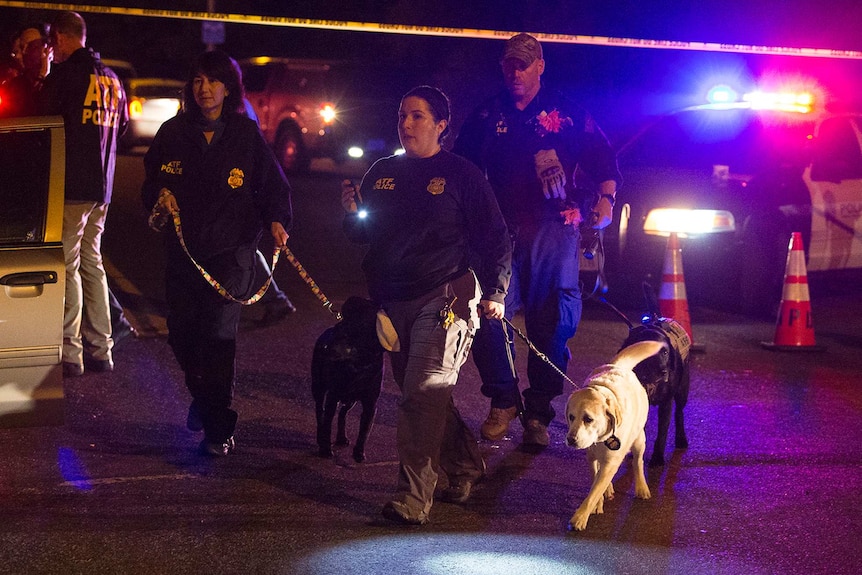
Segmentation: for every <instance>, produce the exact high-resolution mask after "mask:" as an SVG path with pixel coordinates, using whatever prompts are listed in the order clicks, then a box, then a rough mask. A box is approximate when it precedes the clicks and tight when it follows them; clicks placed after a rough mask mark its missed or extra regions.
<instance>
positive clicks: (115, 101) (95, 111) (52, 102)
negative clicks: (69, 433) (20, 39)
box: [39, 12, 129, 376]
mask: <svg viewBox="0 0 862 575" xmlns="http://www.w3.org/2000/svg"><path fill="white" fill-rule="evenodd" d="M86 38H87V27H86V24H85V23H84V19H83V18H81V16H80V15H79V14H77V13H75V12H61V13H60V14H59V15H58V16H57V17H56V18H55V19H54V21H53V22H52V24H51V30H50V33H49V41H50V44H51V48H52V56H53V61H54V63H53V65H52V67H51V72H50V74H48V76H47V77H46V78H45V81H44V83H43V86H42V89H41V91H40V92H39V98H40V101H41V106H40V108H41V110H42V113H43V114H45V115H54V114H56V115H62V116H63V124H64V127H65V132H66V179H65V182H66V201H65V205H64V211H63V252H64V253H65V257H66V306H65V317H64V322H63V373H64V374H65V375H67V376H76V375H81V374H82V373H83V372H84V367H85V365H86V368H87V369H89V370H92V371H111V370H112V369H113V368H114V362H113V357H112V348H113V345H114V342H113V339H112V337H111V332H112V330H111V317H110V311H109V296H108V281H107V275H106V273H105V267H104V265H103V262H102V252H101V241H102V233H103V232H104V230H105V219H106V217H107V215H108V205H109V204H110V203H111V193H112V191H113V186H114V169H115V166H116V161H117V140H118V139H119V137H120V136H121V135H122V133H123V131H124V130H125V128H126V125H127V124H128V119H129V117H128V109H127V108H128V107H127V102H126V94H125V92H124V91H123V85H122V84H121V83H120V80H119V78H117V75H116V74H115V73H114V72H113V71H112V70H111V69H110V68H108V67H106V66H105V65H104V64H102V62H101V60H100V59H99V56H98V54H96V53H95V52H93V50H92V49H88V48H85V47H84V46H85V44H86ZM84 307H86V308H87V313H86V314H84V313H82V310H83V308H84ZM84 339H86V342H87V345H86V349H85V346H84Z"/></svg>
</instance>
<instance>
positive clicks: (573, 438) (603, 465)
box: [566, 341, 664, 531]
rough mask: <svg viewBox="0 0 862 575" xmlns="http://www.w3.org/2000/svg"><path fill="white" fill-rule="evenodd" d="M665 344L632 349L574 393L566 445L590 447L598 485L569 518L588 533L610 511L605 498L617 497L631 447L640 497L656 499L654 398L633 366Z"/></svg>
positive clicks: (572, 524)
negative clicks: (649, 472) (650, 477)
mask: <svg viewBox="0 0 862 575" xmlns="http://www.w3.org/2000/svg"><path fill="white" fill-rule="evenodd" d="M663 347H664V344H663V343H660V342H657V341H643V342H639V343H635V344H633V345H630V346H628V347H626V348H625V349H623V350H621V351H620V352H619V353H618V354H617V355H616V356H615V357H614V358H613V359H612V360H611V362H610V363H609V364H607V365H603V366H601V367H598V368H596V369H595V370H593V373H591V374H590V376H589V377H588V378H587V380H586V382H585V384H586V387H584V388H583V389H580V390H578V391H575V392H574V393H572V395H571V396H570V397H569V401H568V402H567V403H566V419H567V421H568V424H569V432H568V434H567V435H566V443H567V444H568V445H569V446H571V447H574V448H576V449H586V450H587V461H589V463H590V467H591V468H592V471H593V485H592V487H590V492H589V493H588V494H587V498H586V499H584V502H583V503H581V506H580V507H578V509H577V511H575V514H574V515H572V518H571V519H570V520H569V528H570V529H574V530H576V531H583V530H584V529H586V527H587V520H588V519H589V518H590V514H592V513H596V514H599V513H603V512H604V510H603V504H604V499H605V498H607V499H613V497H614V486H613V483H612V481H613V478H614V475H615V474H616V472H617V470H618V469H619V467H620V464H621V463H622V462H623V459H624V458H625V456H626V455H627V454H628V453H629V451H631V453H632V465H633V467H634V473H635V496H636V497H638V498H640V499H649V498H650V491H649V486H647V482H646V477H645V476H644V462H643V456H644V450H645V449H646V434H645V433H644V426H645V425H646V421H647V414H648V412H649V399H648V398H647V393H646V391H645V390H644V388H643V386H642V385H641V384H640V382H639V381H638V378H637V376H635V374H634V372H633V371H632V368H633V367H634V366H636V365H637V364H639V363H640V362H641V361H643V360H644V359H646V358H648V357H650V356H652V355H655V354H656V353H658V352H659V350H661V349H662V348H663Z"/></svg>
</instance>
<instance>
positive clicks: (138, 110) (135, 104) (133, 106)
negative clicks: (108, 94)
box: [129, 98, 144, 120]
mask: <svg viewBox="0 0 862 575" xmlns="http://www.w3.org/2000/svg"><path fill="white" fill-rule="evenodd" d="M143 113H144V101H143V100H141V99H140V98H132V99H131V100H130V101H129V116H130V117H131V118H132V119H133V120H134V119H137V118H140V117H141V115H142V114H143Z"/></svg>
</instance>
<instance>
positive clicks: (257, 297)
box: [171, 211, 281, 305]
mask: <svg viewBox="0 0 862 575" xmlns="http://www.w3.org/2000/svg"><path fill="white" fill-rule="evenodd" d="M171 215H172V216H173V221H174V230H175V231H176V233H177V239H179V240H180V246H181V247H182V248H183V251H184V252H185V253H186V255H187V256H188V257H189V260H191V262H192V263H193V264H194V265H195V267H196V268H197V269H198V271H199V272H200V273H201V275H202V276H203V278H204V279H205V280H206V281H207V283H208V284H210V285H211V286H212V287H213V289H215V290H216V291H217V292H218V293H219V295H220V296H222V297H223V298H225V299H229V300H230V301H233V302H236V303H238V304H241V305H251V304H253V303H257V302H258V301H259V300H260V298H262V297H263V294H265V293H266V290H267V289H269V285H270V284H271V283H272V274H273V273H275V266H276V265H278V256H279V254H280V253H281V250H280V249H279V248H275V250H274V251H273V253H272V268H271V269H270V273H269V277H267V278H266V281H265V282H264V284H263V287H261V288H260V289H259V290H257V293H255V294H254V295H253V296H251V297H250V298H248V299H238V298H235V297H234V296H232V295H231V294H230V293H229V292H228V291H227V290H226V289H225V288H224V286H222V285H221V284H220V283H219V282H218V280H216V279H215V278H214V277H212V275H210V273H209V272H208V271H206V270H205V269H204V268H203V266H201V265H200V264H199V263H198V262H197V261H195V258H194V257H192V254H191V253H189V249H188V248H187V247H186V241H185V239H184V238H183V225H182V222H181V221H180V212H179V211H176V212H174V213H173V214H171Z"/></svg>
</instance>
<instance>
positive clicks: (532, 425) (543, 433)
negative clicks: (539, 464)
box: [521, 419, 551, 447]
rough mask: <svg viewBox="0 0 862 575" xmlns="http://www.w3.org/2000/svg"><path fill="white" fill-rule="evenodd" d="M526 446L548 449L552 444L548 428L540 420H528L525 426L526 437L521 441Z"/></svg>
mask: <svg viewBox="0 0 862 575" xmlns="http://www.w3.org/2000/svg"><path fill="white" fill-rule="evenodd" d="M521 443H523V444H524V445H531V446H537V447H547V446H548V444H550V443H551V438H550V436H548V426H547V425H545V424H544V423H542V422H541V421H539V420H538V419H528V420H527V423H526V425H524V436H523V439H522V440H521Z"/></svg>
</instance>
